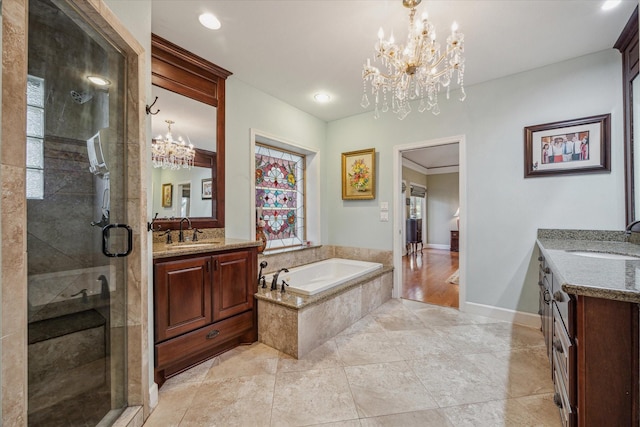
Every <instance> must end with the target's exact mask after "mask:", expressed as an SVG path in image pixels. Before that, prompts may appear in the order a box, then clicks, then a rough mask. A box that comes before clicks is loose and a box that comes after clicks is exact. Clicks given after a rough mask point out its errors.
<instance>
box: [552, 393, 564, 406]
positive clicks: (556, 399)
mask: <svg viewBox="0 0 640 427" xmlns="http://www.w3.org/2000/svg"><path fill="white" fill-rule="evenodd" d="M553 403H555V404H556V406H557V407H558V408H560V409H562V399H561V398H560V393H554V394H553Z"/></svg>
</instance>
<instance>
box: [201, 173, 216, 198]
mask: <svg viewBox="0 0 640 427" xmlns="http://www.w3.org/2000/svg"><path fill="white" fill-rule="evenodd" d="M212 194H213V193H212V179H211V178H206V179H203V180H202V200H205V199H210V198H211V195H212Z"/></svg>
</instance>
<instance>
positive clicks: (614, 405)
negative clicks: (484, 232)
mask: <svg viewBox="0 0 640 427" xmlns="http://www.w3.org/2000/svg"><path fill="white" fill-rule="evenodd" d="M539 260H540V282H539V283H538V284H539V286H540V293H541V296H540V304H541V320H542V331H543V334H544V337H545V342H546V343H547V346H548V347H547V348H548V349H549V343H551V345H550V351H549V354H550V359H551V360H550V361H551V372H552V376H553V382H554V389H555V393H554V397H553V400H554V403H555V404H556V406H558V408H559V410H560V418H561V420H562V425H563V426H637V425H639V418H638V402H639V398H640V396H639V391H638V379H639V376H638V362H639V351H638V350H639V347H638V346H639V342H638V338H639V336H638V334H639V330H638V310H639V308H638V304H635V303H630V302H624V301H615V300H610V299H606V298H596V297H591V296H583V295H568V294H566V293H565V292H564V291H563V290H562V289H561V283H560V281H559V280H558V278H557V275H556V274H554V273H553V271H552V270H550V269H549V267H548V265H546V263H545V261H544V257H540V258H539ZM549 279H550V282H551V287H550V288H548V287H547V286H548V282H549ZM546 292H550V293H551V298H550V304H549V306H550V308H551V325H550V326H549V323H548V322H549V321H548V320H547V319H548V314H547V311H546V309H545V307H546V303H545V301H547V300H549V298H548V297H547V296H546ZM543 294H544V296H543Z"/></svg>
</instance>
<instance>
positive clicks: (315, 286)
mask: <svg viewBox="0 0 640 427" xmlns="http://www.w3.org/2000/svg"><path fill="white" fill-rule="evenodd" d="M381 268H382V264H381V263H379V262H369V261H358V260H352V259H343V258H331V259H326V260H324V261H318V262H314V263H311V264H307V265H303V266H300V267H296V268H292V269H290V270H289V271H288V272H282V273H280V275H279V277H278V279H279V280H278V284H281V283H282V281H285V282H286V283H287V285H289V286H288V287H287V288H286V292H294V293H298V294H302V295H309V296H311V295H317V294H319V293H321V292H324V291H326V290H329V289H331V288H334V287H336V286H339V285H341V284H343V283H345V282H348V281H350V280H354V279H357V278H358V277H361V276H364V275H365V274H368V273H371V272H373V271H376V270H380V269H381ZM266 281H267V283H269V284H270V283H272V281H273V275H271V276H267V279H266Z"/></svg>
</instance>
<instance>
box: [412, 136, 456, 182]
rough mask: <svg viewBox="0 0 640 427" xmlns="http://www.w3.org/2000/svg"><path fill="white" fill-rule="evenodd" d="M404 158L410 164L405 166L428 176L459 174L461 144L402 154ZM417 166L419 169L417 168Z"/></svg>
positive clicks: (421, 149) (432, 147)
mask: <svg viewBox="0 0 640 427" xmlns="http://www.w3.org/2000/svg"><path fill="white" fill-rule="evenodd" d="M402 158H403V159H407V160H409V162H410V163H406V162H403V165H404V166H406V167H409V168H411V169H415V170H417V171H418V172H422V173H425V174H426V175H435V174H440V173H451V172H458V170H459V168H458V166H459V165H460V160H459V159H460V144H458V143H457V142H456V143H454V144H444V145H436V146H431V147H427V148H420V149H417V150H408V151H403V152H402ZM415 165H418V166H419V167H418V168H416V167H415Z"/></svg>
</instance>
